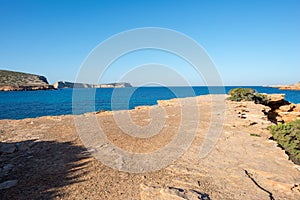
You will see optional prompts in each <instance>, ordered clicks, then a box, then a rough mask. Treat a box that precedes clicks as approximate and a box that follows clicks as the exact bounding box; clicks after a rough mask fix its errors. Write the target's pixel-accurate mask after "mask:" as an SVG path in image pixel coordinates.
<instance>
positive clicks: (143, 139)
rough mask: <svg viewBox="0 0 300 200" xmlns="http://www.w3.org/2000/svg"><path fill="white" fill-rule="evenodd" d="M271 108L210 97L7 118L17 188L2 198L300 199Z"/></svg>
mask: <svg viewBox="0 0 300 200" xmlns="http://www.w3.org/2000/svg"><path fill="white" fill-rule="evenodd" d="M195 102H196V103H195ZM264 109H267V108H266V107H265V106H263V105H258V104H254V103H253V102H230V101H225V100H224V96H221V95H214V96H209V95H207V96H200V97H194V98H185V99H173V100H168V101H159V103H158V105H157V106H151V107H148V106H142V107H137V108H136V109H134V110H130V111H116V112H99V113H97V114H95V113H87V114H84V115H78V116H72V115H66V116H49V117H40V118H35V119H24V120H1V121H0V149H2V152H0V168H1V171H2V172H3V173H2V175H1V176H0V184H3V185H5V182H6V181H11V180H17V182H16V181H15V182H13V183H14V184H13V186H12V187H4V186H3V189H1V190H0V199H143V200H147V199H151V200H154V199H249V200H250V199H262V200H264V199H291V200H292V199H300V171H299V170H298V169H299V167H298V169H297V166H296V165H294V164H293V163H292V162H291V161H290V160H288V156H287V155H286V154H285V152H284V151H283V150H282V149H280V148H279V147H277V144H276V143H275V142H274V141H271V140H269V139H268V138H269V137H270V135H269V132H268V130H267V129H266V128H267V126H269V125H272V123H271V122H269V121H268V120H267V117H266V116H265V115H264V114H263V112H262V110H264ZM101 134H102V135H101ZM162 149H163V150H162ZM165 149H166V151H164V150H165ZM96 158H97V159H96ZM168 159H169V160H168ZM152 170H154V171H152ZM6 183H7V182H6ZM8 183H11V182H8Z"/></svg>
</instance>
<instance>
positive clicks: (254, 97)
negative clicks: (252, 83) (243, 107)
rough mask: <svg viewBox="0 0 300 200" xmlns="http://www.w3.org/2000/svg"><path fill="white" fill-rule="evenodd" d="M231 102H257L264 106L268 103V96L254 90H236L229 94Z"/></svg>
mask: <svg viewBox="0 0 300 200" xmlns="http://www.w3.org/2000/svg"><path fill="white" fill-rule="evenodd" d="M228 94H229V95H230V97H229V100H231V101H255V103H260V104H264V103H265V102H266V101H267V96H266V95H264V94H260V93H257V92H256V91H255V90H254V89H252V88H234V89H231V90H230V91H229V93H228Z"/></svg>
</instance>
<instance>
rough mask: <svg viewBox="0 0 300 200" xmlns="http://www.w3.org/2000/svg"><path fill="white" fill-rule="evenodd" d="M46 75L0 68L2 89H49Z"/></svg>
mask: <svg viewBox="0 0 300 200" xmlns="http://www.w3.org/2000/svg"><path fill="white" fill-rule="evenodd" d="M49 89H54V88H53V86H52V85H49V84H48V81H47V79H46V77H44V76H39V75H35V74H28V73H22V72H14V71H8V70H0V91H19V90H49Z"/></svg>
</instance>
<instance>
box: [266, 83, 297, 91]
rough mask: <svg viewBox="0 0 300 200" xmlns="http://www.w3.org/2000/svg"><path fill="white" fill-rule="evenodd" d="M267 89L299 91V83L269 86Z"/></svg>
mask: <svg viewBox="0 0 300 200" xmlns="http://www.w3.org/2000/svg"><path fill="white" fill-rule="evenodd" d="M268 87H274V88H278V89H279V90H300V82H298V83H295V84H290V85H271V86H268Z"/></svg>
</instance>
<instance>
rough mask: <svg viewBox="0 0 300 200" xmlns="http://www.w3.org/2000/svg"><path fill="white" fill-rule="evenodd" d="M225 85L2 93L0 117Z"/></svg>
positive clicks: (130, 103) (90, 108)
mask: <svg viewBox="0 0 300 200" xmlns="http://www.w3.org/2000/svg"><path fill="white" fill-rule="evenodd" d="M237 87H244V88H245V86H225V87H205V86H199V87H130V88H97V89H92V88H90V89H83V88H76V89H75V88H74V89H59V90H39V91H12V92H0V119H24V118H35V117H41V116H55V115H67V114H82V113H86V112H94V111H101V110H103V111H104V110H128V109H133V108H135V107H136V106H144V105H155V104H157V100H167V99H172V98H183V97H192V96H199V95H207V94H225V93H228V91H229V90H230V89H233V88H237ZM247 88H253V89H255V90H256V91H257V92H259V93H268V94H274V93H278V94H285V95H286V100H288V101H290V102H292V103H300V91H292V90H279V89H277V88H271V87H262V86H247Z"/></svg>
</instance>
